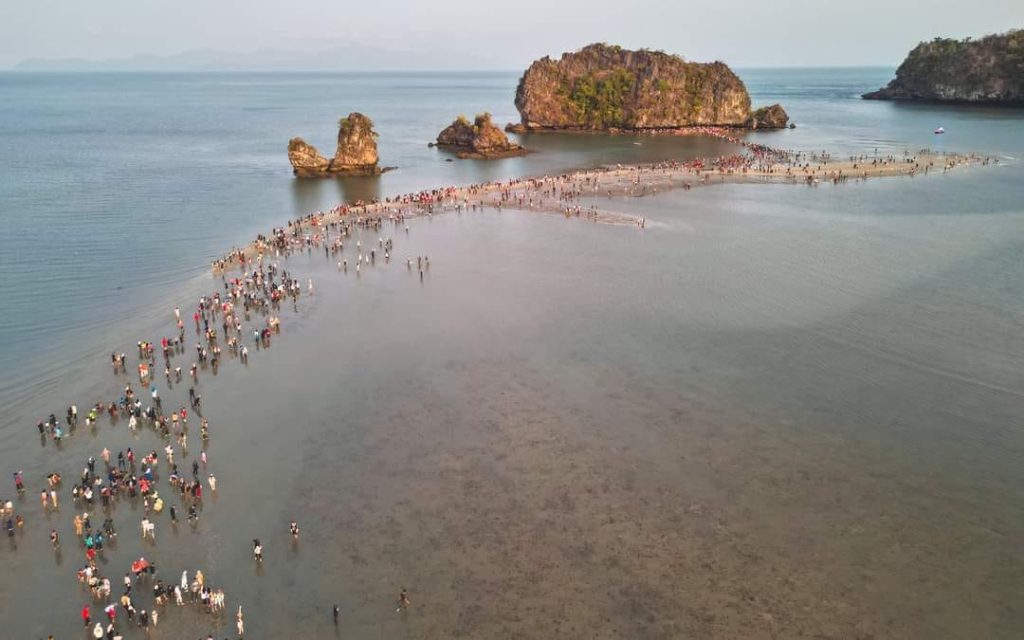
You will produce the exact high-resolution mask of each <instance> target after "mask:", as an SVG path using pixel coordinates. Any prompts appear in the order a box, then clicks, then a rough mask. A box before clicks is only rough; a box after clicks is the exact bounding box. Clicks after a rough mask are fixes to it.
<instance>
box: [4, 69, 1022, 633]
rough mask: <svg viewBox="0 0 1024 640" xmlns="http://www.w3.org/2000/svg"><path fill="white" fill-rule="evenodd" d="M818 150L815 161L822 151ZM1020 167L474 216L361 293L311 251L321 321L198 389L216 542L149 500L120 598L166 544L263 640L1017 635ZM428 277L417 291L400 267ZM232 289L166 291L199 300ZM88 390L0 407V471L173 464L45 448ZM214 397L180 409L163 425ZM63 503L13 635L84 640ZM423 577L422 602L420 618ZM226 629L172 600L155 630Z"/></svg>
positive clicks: (123, 561) (995, 136)
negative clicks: (259, 558)
mask: <svg viewBox="0 0 1024 640" xmlns="http://www.w3.org/2000/svg"><path fill="white" fill-rule="evenodd" d="M807 82H811V80H807ZM773 86H780V87H782V86H785V84H784V83H781V82H775V83H774V84H773ZM836 100H838V99H836ZM797 104H798V105H799V104H801V103H799V102H797ZM838 104H839V107H836V109H846V108H847V106H846V103H845V102H842V101H838ZM849 108H850V109H856V110H860V109H869V108H877V109H879V110H884V112H885V113H892V114H894V115H893V116H892V117H893V118H897V119H910V120H914V121H916V122H917V124H918V125H919V126H920V127H924V126H926V123H929V122H931V121H932V120H933V119H934V112H933V111H931V110H926V111H924V112H923V115H922V112H921V111H918V110H914V109H913V108H911V109H910V110H906V109H902V110H901V109H899V108H898V107H894V106H892V105H878V106H877V107H875V105H867V106H865V105H862V104H861V103H859V102H858V103H856V104H855V105H852V106H850V107H849ZM829 113H831V114H832V115H829V116H828V117H837V118H838V117H840V116H837V115H836V114H835V113H834V112H827V113H826V115H828V114H829ZM952 113H953V114H954V115H955V116H956V117H957V118H963V119H964V121H965V122H968V123H973V124H970V126H973V127H975V128H976V129H977V130H979V131H981V132H982V133H981V134H979V139H978V141H977V145H976V148H985V149H986V150H987V149H990V148H991V149H992V150H993V151H996V150H1000V149H1002V148H1006V149H1010V150H1011V151H1012V149H1014V148H1016V149H1024V144H1021V140H1019V139H1014V138H1013V137H1012V135H1008V134H1006V133H1005V130H1004V131H1003V132H1002V135H1001V133H1000V127H1001V126H1002V124H1001V123H1002V119H1003V118H1006V117H1009V116H1004V115H997V116H994V117H993V118H992V119H986V118H985V116H984V114H983V113H979V112H971V111H967V112H961V111H954V112H952ZM823 117H824V116H823ZM826 119H827V118H826ZM879 121H880V122H883V123H885V122H888V120H887V119H886V118H879ZM950 121H952V116H948V115H947V117H946V119H945V122H946V123H947V128H950V129H954V128H955V127H950V126H949V125H948V123H949V122H950ZM964 126H968V125H966V124H965V125H964ZM884 128H885V127H884V126H882V125H880V130H881V129H884ZM807 129H809V130H810V131H807V130H805V129H804V128H803V127H801V128H798V129H797V130H796V131H795V132H793V133H792V135H793V139H795V140H803V141H806V144H801V145H796V144H794V145H793V146H811V145H812V144H813V143H815V142H817V141H818V139H817V138H815V137H814V136H816V135H817V136H824V135H825V133H823V131H824V132H826V133H827V131H828V129H827V126H826V125H825V124H823V125H821V128H819V129H818V131H817V133H815V130H814V129H815V128H814V127H811V126H808V127H807ZM907 130H908V131H909V129H907ZM915 131H916V129H915ZM1012 131H1016V132H1017V133H1015V134H1014V135H1017V136H1019V135H1020V134H1019V128H1018V129H1013V130H1012ZM774 135H789V133H786V134H774ZM914 135H917V134H916V133H915V134H911V135H907V137H906V138H904V139H905V140H907V138H910V139H909V140H907V144H910V143H911V142H913V141H914V140H913V136H914ZM797 136H802V138H798V137H797ZM591 144H592V141H591ZM999 145H1003V146H1002V147H1000V146H999ZM972 148H974V145H972ZM1020 177H1021V169H1020V165H1019V164H1018V163H1015V162H1006V163H1004V164H1003V165H1001V166H998V167H975V168H970V169H966V170H958V171H956V172H954V173H952V174H950V175H946V176H943V175H931V176H927V177H918V178H914V179H910V178H906V179H891V180H873V181H869V182H866V183H857V182H855V183H848V184H846V185H842V186H839V187H833V186H821V187H818V188H807V187H803V186H789V185H752V184H747V185H723V186H714V187H709V188H701V189H694V190H693V191H690V192H685V193H684V192H672V193H667V194H666V193H663V194H659V195H657V196H653V197H645V198H637V199H615V200H613V201H608V200H607V199H599V200H598V202H599V204H601V205H602V206H606V207H608V208H610V209H613V210H616V211H623V212H630V213H639V214H643V215H645V216H646V217H647V219H648V226H647V229H645V230H639V229H635V228H631V227H614V226H605V225H597V224H593V223H589V222H586V221H583V220H577V219H570V220H566V219H563V218H561V217H558V216H548V215H540V214H532V213H528V212H516V211H508V210H506V211H504V212H501V213H498V212H495V211H487V212H485V213H475V214H474V213H468V214H461V215H457V214H454V213H450V214H444V215H437V216H433V217H432V218H423V219H417V220H415V221H412V222H411V223H410V233H409V234H408V236H406V235H405V233H404V232H401V231H388V230H385V232H384V234H383V235H385V236H389V235H390V236H392V237H394V239H395V245H396V248H395V257H396V259H395V260H393V261H392V262H391V264H388V265H385V264H383V263H382V261H378V263H377V265H376V266H375V267H373V268H369V269H364V270H363V271H362V273H361V275H360V276H359V277H357V276H356V275H355V273H354V272H353V271H352V270H351V269H350V272H349V274H347V275H346V274H342V273H339V272H338V270H337V268H336V267H335V266H334V261H331V260H327V259H325V258H324V256H323V255H322V254H318V253H316V252H315V251H314V252H313V253H312V255H309V256H293V257H291V258H289V259H288V260H287V261H286V262H285V264H286V265H287V267H288V268H289V269H293V270H294V271H295V272H296V273H297V274H298V275H299V277H300V278H302V279H303V280H305V278H307V277H312V278H313V279H314V282H315V285H316V293H315V295H314V296H312V297H303V298H302V299H301V300H300V303H299V310H298V312H297V313H295V312H290V311H285V312H284V313H282V316H283V318H284V322H283V327H284V330H283V333H282V335H281V336H279V337H275V339H274V343H273V346H272V347H271V348H270V349H269V350H266V351H260V352H256V351H255V350H252V351H251V356H250V364H249V365H248V366H247V367H243V366H241V365H240V364H239V363H238V362H237V361H234V360H230V359H229V360H228V362H227V363H226V364H225V365H224V366H223V367H222V368H221V370H220V371H219V372H218V375H216V376H213V375H212V374H211V373H210V372H208V371H204V372H203V374H201V379H200V392H201V393H202V395H203V398H204V413H205V414H206V415H207V416H208V417H209V420H210V424H211V432H212V434H213V437H212V440H211V443H210V446H209V450H208V454H209V458H210V469H211V471H214V472H215V473H216V474H217V477H218V480H219V483H218V492H217V495H216V496H211V495H210V494H209V493H207V501H206V506H205V509H204V512H203V515H202V518H201V520H200V523H199V525H198V527H196V528H195V529H194V530H193V529H192V528H191V527H189V526H188V525H185V524H181V525H178V528H177V530H175V529H174V528H172V526H171V525H170V523H169V521H168V519H167V517H166V515H164V516H162V517H159V518H158V519H157V540H158V541H159V542H158V543H157V544H156V545H149V544H148V543H147V544H144V543H142V542H141V541H140V540H139V535H138V531H137V524H138V520H139V519H140V518H141V506H140V505H134V506H133V505H129V504H122V505H120V506H119V507H118V508H117V510H116V512H115V520H116V522H117V524H118V526H119V528H120V530H121V531H122V533H121V536H120V539H119V540H118V543H117V548H116V549H110V550H108V552H107V560H106V564H103V566H104V569H105V571H107V572H108V573H109V574H110V575H112V577H113V578H115V582H116V578H117V577H118V576H119V575H121V574H122V573H123V572H124V570H125V569H126V568H127V564H128V563H129V562H130V560H131V559H133V558H135V557H138V556H139V555H140V554H145V555H146V557H148V558H150V559H152V560H153V561H155V562H156V563H157V566H158V568H159V569H160V574H161V577H163V578H164V579H165V580H168V581H174V580H177V578H178V577H179V576H180V571H181V570H182V569H184V568H187V569H188V570H189V572H190V574H191V573H192V571H194V570H195V569H197V568H202V569H203V571H204V573H205V574H206V575H207V579H208V581H209V582H210V583H212V584H216V585H221V586H223V587H224V588H225V589H226V591H227V595H228V609H229V613H230V612H231V611H233V610H234V609H235V607H237V606H238V605H239V604H241V605H242V606H243V607H244V610H245V611H246V627H247V630H248V631H249V633H250V634H251V635H259V636H260V637H275V638H276V637H296V636H299V635H302V636H305V637H335V636H336V637H341V638H347V637H359V638H447V637H466V638H481V637H501V638H505V637H508V638H517V637H522V638H548V637H568V638H737V637H743V638H853V637H864V638H869V637H877V638H936V637H943V638H978V637H985V638H1015V637H1017V636H1018V635H1019V630H1020V629H1021V628H1024V608H1022V607H1021V604H1020V603H1021V597H1020V596H1021V595H1022V585H1024V560H1022V559H1024V548H1022V546H1021V542H1020V541H1021V540H1022V539H1024V538H1022V536H1024V501H1022V499H1021V490H1022V489H1024V471H1022V469H1024V467H1022V466H1021V461H1022V458H1024V429H1022V427H1024V424H1022V416H1024V367H1022V365H1021V363H1022V362H1024V337H1022V336H1024V332H1022V329H1024V320H1022V318H1024V302H1022V301H1024V258H1022V256H1024V208H1022V207H1021V202H1024V193H1022V192H1021V190H1022V186H1021V185H1022V184H1024V183H1022V182H1021V181H1020ZM324 184H326V183H324ZM317 188H323V187H317ZM375 241H376V235H375V234H373V235H371V234H365V233H364V235H363V245H364V246H365V245H367V244H368V243H370V242H375ZM349 244H351V243H349ZM423 254H427V255H429V256H430V262H431V267H430V270H429V272H428V273H427V275H426V277H425V278H424V280H423V282H422V283H421V282H420V281H419V278H418V277H417V275H416V273H415V271H413V272H409V271H407V269H406V267H405V264H404V258H405V256H407V255H412V256H416V255H423ZM348 257H349V259H350V261H351V259H352V258H353V256H352V254H351V253H349V255H348ZM218 282H219V281H218V280H216V279H213V278H210V277H208V276H204V275H197V276H195V281H194V282H193V284H190V285H187V286H188V287H191V289H188V288H186V289H185V290H181V291H179V293H177V294H174V295H173V296H171V299H173V300H176V301H177V300H180V304H181V305H182V308H183V309H186V308H188V307H187V306H186V305H187V304H188V303H189V300H190V295H191V294H192V293H193V291H195V290H202V288H204V287H205V288H207V289H209V288H211V287H216V286H218V285H217V283H218ZM171 307H173V303H171V304H167V305H164V307H161V308H159V309H153V310H152V311H151V312H149V311H146V312H141V311H140V312H139V313H138V317H133V318H128V319H125V320H123V321H122V324H119V325H117V327H119V330H120V331H122V332H123V333H124V336H123V337H120V338H119V340H115V341H112V343H113V344H114V345H121V346H119V347H118V348H119V350H123V351H128V352H129V353H131V351H130V347H131V345H132V344H134V342H135V340H136V339H137V338H136V337H135V335H141V336H150V334H152V336H150V337H156V336H158V335H161V334H160V333H158V332H157V331H158V330H157V328H156V327H158V326H164V325H166V326H167V327H169V326H170V319H171V314H170V309H171ZM125 323H128V324H125ZM150 324H151V325H153V326H152V328H151V327H149V325H150ZM127 326H131V327H132V328H133V330H134V331H132V332H129V331H128V330H126V329H125V328H124V327H127ZM83 339H84V338H83ZM109 348H114V347H113V346H111V347H109ZM190 348H191V346H190ZM181 361H182V362H188V360H187V359H185V358H181ZM86 367H88V368H86ZM86 371H88V372H89V373H88V374H84V373H83V372H86ZM60 379H61V384H60V385H59V386H56V387H54V388H52V389H47V390H46V392H45V393H39V394H34V395H32V396H31V397H29V398H28V399H25V400H23V401H21V404H19V407H18V410H17V412H6V413H5V415H4V420H5V424H4V429H3V430H0V443H2V445H3V449H4V453H3V463H4V468H8V467H11V466H12V465H17V467H18V468H23V469H24V470H25V471H26V478H28V479H29V487H30V488H34V487H35V484H38V482H37V480H38V479H39V478H42V477H43V476H44V475H45V473H46V472H48V471H50V470H61V471H63V472H64V473H65V477H67V478H71V477H74V476H75V475H76V473H75V471H74V470H75V469H77V468H79V467H81V465H82V461H83V459H84V458H85V457H86V456H88V455H97V454H98V451H99V450H100V449H101V448H102V447H104V446H107V447H109V448H110V449H112V450H114V451H116V450H118V449H120V448H123V447H125V446H133V447H134V448H135V449H136V451H148V450H149V449H153V448H159V447H160V446H162V445H161V444H160V443H159V441H158V440H157V439H156V438H155V437H153V435H152V434H150V433H148V432H145V431H144V432H142V433H141V434H140V435H139V436H137V437H134V438H133V437H132V436H130V435H129V434H128V433H127V429H126V427H125V426H124V422H123V421H122V422H121V423H120V424H119V425H116V426H115V425H111V424H109V422H108V421H106V420H102V421H101V425H100V427H99V429H98V430H97V432H96V433H95V434H93V435H90V434H87V433H84V432H80V433H78V434H76V435H75V436H74V437H73V438H71V439H70V440H69V441H68V442H67V443H66V444H65V445H64V446H63V447H62V448H61V450H56V449H55V448H54V447H53V446H52V444H50V443H46V445H45V446H43V447H41V446H40V443H39V441H38V440H37V439H36V438H35V437H34V436H33V435H32V433H34V427H33V424H34V418H31V416H35V415H44V414H42V412H44V411H45V412H46V413H49V412H50V411H55V410H58V409H60V408H62V407H64V406H66V405H67V404H68V403H70V402H72V401H75V402H77V403H78V405H79V407H80V408H82V407H84V406H86V405H87V404H89V400H88V399H90V398H110V397H113V396H115V395H116V393H117V390H118V388H119V387H120V386H122V385H123V384H124V379H123V378H116V377H114V376H112V375H110V373H109V369H108V365H107V363H106V361H105V360H104V359H103V357H102V355H100V356H99V357H97V358H95V362H93V363H91V364H90V363H88V362H85V363H83V364H82V365H81V368H76V367H74V366H69V368H68V370H67V371H64V372H63V373H62V375H61V376H60ZM186 389H187V385H184V386H181V387H180V388H179V387H175V388H174V389H172V390H164V389H163V388H162V386H161V391H162V395H163V396H164V398H165V403H167V405H171V406H173V405H175V404H177V403H183V402H184V398H185V390H186ZM58 413H61V411H58ZM192 444H193V448H194V450H196V451H197V450H198V449H196V446H197V445H198V442H195V435H194V434H193V442H192ZM37 492H38V489H37ZM62 499H63V504H62V508H61V512H60V514H59V515H53V516H50V517H49V518H48V519H47V517H45V516H43V515H42V513H41V512H40V510H39V507H38V496H37V495H36V494H33V493H32V492H31V491H30V492H29V494H28V495H27V496H26V498H25V500H24V503H23V504H24V510H25V512H26V513H27V514H29V523H28V524H27V525H26V530H25V532H24V533H23V534H21V535H19V536H17V537H16V538H15V540H14V542H13V543H11V544H2V543H0V549H2V550H0V554H2V556H3V558H4V562H5V565H6V567H7V571H5V576H6V577H5V578H2V579H0V603H2V609H3V611H4V613H5V619H6V622H5V629H6V630H7V632H9V633H11V634H12V636H11V637H38V636H45V634H46V633H55V634H56V635H57V637H63V636H65V635H73V634H74V633H76V631H75V630H76V629H79V631H77V632H78V633H80V624H81V623H80V622H79V621H78V618H77V612H78V610H79V609H80V607H81V606H82V605H83V604H84V603H85V602H86V601H87V599H88V598H87V594H86V593H85V592H84V591H83V590H81V589H80V587H79V586H78V585H77V583H76V582H75V580H74V578H73V573H74V569H75V568H77V566H78V565H79V564H80V555H79V551H78V550H77V549H76V548H75V545H74V544H73V533H72V531H71V527H70V518H71V513H72V510H71V504H70V497H69V496H66V495H62ZM19 508H20V507H19ZM292 519H297V520H298V521H299V523H300V525H301V527H302V536H301V539H300V541H299V543H298V544H293V543H292V541H291V540H290V537H289V536H288V533H287V524H288V522H289V521H290V520H292ZM51 526H58V527H62V535H63V537H64V540H65V548H64V551H63V554H62V557H59V558H58V559H57V561H55V558H54V555H53V553H52V552H51V551H50V550H49V545H48V542H47V538H46V533H47V531H48V529H49V528H50V527H51ZM256 537H259V538H260V539H261V540H262V541H263V542H264V544H265V556H266V558H267V559H266V562H265V563H264V566H262V567H257V566H255V565H254V563H253V561H252V559H251V553H250V548H251V545H250V542H251V539H252V538H256ZM402 587H405V588H407V589H408V590H409V594H410V597H411V599H412V607H411V609H410V610H409V611H408V612H406V613H396V612H395V598H396V596H397V594H398V591H399V590H400V589H401V588H402ZM142 600H143V602H144V603H146V604H148V598H142ZM40 603H45V604H43V605H42V606H41V604H40ZM333 604H338V605H339V606H340V607H341V621H340V625H339V626H338V627H337V628H335V627H334V626H333V624H332V622H331V615H330V609H331V606H332V605H333ZM94 612H97V613H98V609H95V608H94ZM216 624H218V622H217V620H216V619H214V618H212V617H208V616H205V615H199V614H198V613H196V612H194V611H192V610H191V609H187V610H184V611H178V610H175V608H174V607H169V608H168V611H167V612H166V613H165V614H164V615H162V616H161V622H160V625H161V628H160V629H158V631H157V633H156V634H155V635H164V636H166V637H198V636H199V635H200V634H202V633H205V632H207V631H208V630H209V629H210V628H211V627H213V626H215V625H216ZM220 624H221V626H220V628H219V632H218V633H217V635H218V636H224V635H232V636H233V635H234V634H233V623H232V620H231V617H230V615H226V616H224V619H223V620H221V621H220ZM136 636H137V637H142V634H141V633H138V632H134V631H131V632H129V637H136Z"/></svg>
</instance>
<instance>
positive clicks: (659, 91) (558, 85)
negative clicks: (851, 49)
mask: <svg viewBox="0 0 1024 640" xmlns="http://www.w3.org/2000/svg"><path fill="white" fill-rule="evenodd" d="M516 108H517V109H519V115H520V118H521V122H520V124H519V125H513V126H510V127H509V130H512V131H538V130H593V131H637V130H671V129H682V128H686V127H694V126H724V127H751V126H753V125H752V123H753V122H754V121H752V120H751V116H752V115H753V114H752V113H751V109H750V96H749V95H748V94H747V89H746V87H745V86H744V84H743V81H742V80H740V79H739V78H738V77H737V76H736V74H735V73H733V72H732V70H731V69H730V68H729V67H728V66H727V65H726V64H725V63H723V62H711V63H699V62H688V61H686V60H684V59H683V58H681V57H679V56H675V55H670V54H667V53H664V52H661V51H649V50H647V49H640V50H638V51H630V50H628V49H623V48H622V47H618V46H614V45H608V44H591V45H588V46H586V47H584V48H582V49H580V50H579V51H576V52H572V53H564V54H562V57H561V58H560V59H558V60H553V59H551V58H549V57H544V58H541V59H540V60H537V61H535V62H534V63H533V64H531V65H530V68H529V69H527V70H526V72H525V73H524V74H523V77H522V78H521V79H520V80H519V86H518V87H517V89H516ZM773 109H774V107H773ZM773 115H775V116H780V117H782V118H783V120H781V121H780V120H779V119H778V118H772V119H761V120H758V121H756V122H757V126H758V128H766V127H774V128H782V127H785V126H786V123H787V122H788V116H785V111H784V110H782V109H781V107H778V111H776V112H774V113H773Z"/></svg>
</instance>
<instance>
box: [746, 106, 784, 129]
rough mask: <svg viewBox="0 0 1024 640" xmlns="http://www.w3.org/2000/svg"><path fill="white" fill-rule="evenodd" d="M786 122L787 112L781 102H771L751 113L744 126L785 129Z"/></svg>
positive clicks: (749, 127)
mask: <svg viewBox="0 0 1024 640" xmlns="http://www.w3.org/2000/svg"><path fill="white" fill-rule="evenodd" d="M788 124H789V114H787V113H786V110H785V109H783V108H782V105H781V104H773V105H771V106H770V107H761V108H760V109H758V110H756V111H754V112H753V113H751V114H750V117H749V118H747V122H746V123H745V125H744V126H746V127H747V128H748V129H785V128H786V126H787V125H788Z"/></svg>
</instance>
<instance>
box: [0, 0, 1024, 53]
mask: <svg viewBox="0 0 1024 640" xmlns="http://www.w3.org/2000/svg"><path fill="white" fill-rule="evenodd" d="M1011 28H1024V0H970V1H965V0H958V1H953V0H855V1H853V2H844V1H838V2H837V1H835V0H729V1H727V2H716V1H714V0H674V1H673V0H662V1H653V0H612V1H606V0H515V1H514V2H509V3H495V2H486V1H484V0H473V1H467V0H433V1H432V2H423V1H415V0H373V1H369V2H367V1H365V0H356V1H352V0H293V1H291V2H282V1H281V0H244V1H238V0H96V1H94V2H83V1H82V0H30V1H28V2H18V1H17V0H3V1H2V2H0V69H5V68H9V67H11V66H13V65H14V64H16V63H18V62H19V61H21V60H24V59H26V58H86V59H104V58H123V57H130V56H133V55H135V54H140V53H141V54H157V55H169V54H176V53H181V52H187V51H194V50H203V49H215V50H223V51H231V52H249V51H255V50H259V49H275V50H285V51H301V52H316V51H323V50H328V49H332V48H336V47H339V46H345V47H350V46H353V45H356V46H360V45H365V46H372V47H374V48H377V49H384V50H396V51H407V52H409V53H410V59H415V54H416V52H424V53H426V52H433V53H437V52H443V54H444V55H446V56H449V57H450V58H451V59H452V61H453V62H452V65H454V66H455V67H459V66H460V64H461V62H462V60H463V59H464V60H465V68H492V69H495V68H497V69H521V68H523V67H524V66H526V65H528V64H529V62H530V61H532V60H534V59H536V58H539V57H541V56H543V55H558V54H560V53H561V52H563V51H568V50H574V49H578V48H579V47H581V46H583V45H585V44H587V43H589V42H608V43H613V44H619V45H622V46H625V47H628V48H640V47H647V48H650V49H662V50H664V51H667V52H670V53H675V54H679V55H682V56H683V57H685V58H687V59H690V60H695V61H710V60H722V61H724V62H727V63H728V64H730V65H732V66H737V67H764V66H868V65H886V66H895V65H897V64H899V62H900V61H901V60H902V59H903V57H904V56H905V55H906V53H907V51H909V50H910V49H911V48H912V47H913V46H914V45H915V44H917V43H918V42H919V41H921V40H930V39H931V38H933V37H935V36H945V37H956V38H962V37H965V36H975V37H977V36H981V35H985V34H987V33H994V32H1002V31H1006V30H1008V29H1011ZM411 66H412V65H411Z"/></svg>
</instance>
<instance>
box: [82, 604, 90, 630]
mask: <svg viewBox="0 0 1024 640" xmlns="http://www.w3.org/2000/svg"><path fill="white" fill-rule="evenodd" d="M82 622H84V623H85V626H86V628H88V627H89V623H90V622H92V619H91V617H90V616H89V605H85V606H84V607H82Z"/></svg>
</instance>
